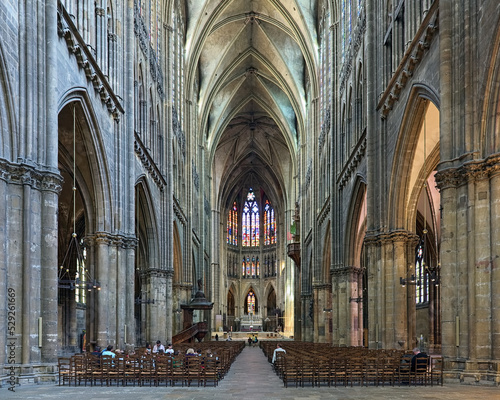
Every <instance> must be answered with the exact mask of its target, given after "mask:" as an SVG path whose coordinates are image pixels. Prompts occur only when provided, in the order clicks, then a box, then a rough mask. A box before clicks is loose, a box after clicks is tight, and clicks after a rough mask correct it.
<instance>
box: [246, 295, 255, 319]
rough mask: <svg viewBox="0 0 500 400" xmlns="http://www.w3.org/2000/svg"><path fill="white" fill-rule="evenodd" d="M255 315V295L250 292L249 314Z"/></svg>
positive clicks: (248, 300) (248, 301)
mask: <svg viewBox="0 0 500 400" xmlns="http://www.w3.org/2000/svg"><path fill="white" fill-rule="evenodd" d="M250 313H252V314H255V294H254V293H253V292H252V291H251V290H250V292H248V295H247V314H250Z"/></svg>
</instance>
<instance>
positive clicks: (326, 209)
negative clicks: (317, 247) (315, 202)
mask: <svg viewBox="0 0 500 400" xmlns="http://www.w3.org/2000/svg"><path fill="white" fill-rule="evenodd" d="M329 216H330V196H328V198H327V199H326V201H325V204H324V205H323V208H322V210H321V212H320V214H319V216H318V224H319V226H321V225H323V222H325V219H327V218H328V217H329Z"/></svg>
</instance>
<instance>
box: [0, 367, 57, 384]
mask: <svg viewBox="0 0 500 400" xmlns="http://www.w3.org/2000/svg"><path fill="white" fill-rule="evenodd" d="M57 379H58V371H57V364H53V363H47V364H42V363H40V364H32V365H31V364H30V365H19V364H17V365H12V366H11V365H2V366H0V388H7V387H12V383H13V382H15V385H16V387H17V386H20V385H41V384H54V383H56V382H57Z"/></svg>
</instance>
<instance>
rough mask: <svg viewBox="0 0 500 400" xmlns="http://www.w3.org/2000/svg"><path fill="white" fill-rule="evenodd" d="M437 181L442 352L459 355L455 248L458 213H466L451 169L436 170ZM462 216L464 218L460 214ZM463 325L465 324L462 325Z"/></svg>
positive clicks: (457, 279)
mask: <svg viewBox="0 0 500 400" xmlns="http://www.w3.org/2000/svg"><path fill="white" fill-rule="evenodd" d="M436 183H437V184H438V187H439V189H440V194H441V206H442V207H443V210H442V221H441V265H442V268H441V289H440V290H441V300H442V302H441V327H442V331H441V338H442V346H441V350H442V354H443V356H445V357H456V356H457V355H458V350H459V347H458V346H457V345H458V344H459V343H456V340H455V339H456V337H455V334H456V330H455V327H456V322H457V317H460V315H459V308H460V307H462V306H463V303H462V302H461V301H460V300H459V299H460V297H461V296H460V295H459V294H458V292H459V286H458V281H459V277H458V275H459V272H458V260H457V252H456V241H457V239H458V235H457V232H458V222H459V218H458V217H457V216H458V215H460V214H462V213H465V211H466V207H465V204H460V203H459V204H457V203H456V201H455V199H458V198H459V195H458V191H457V189H456V182H455V177H454V173H453V171H452V170H443V171H439V172H438V173H437V174H436ZM460 219H462V218H460ZM462 328H463V326H462Z"/></svg>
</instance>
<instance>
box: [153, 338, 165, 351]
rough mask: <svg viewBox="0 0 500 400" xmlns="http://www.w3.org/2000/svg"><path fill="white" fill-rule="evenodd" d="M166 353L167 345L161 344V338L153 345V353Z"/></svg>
mask: <svg viewBox="0 0 500 400" xmlns="http://www.w3.org/2000/svg"><path fill="white" fill-rule="evenodd" d="M160 352H161V353H165V346H163V345H162V344H161V342H160V341H159V340H157V341H156V344H155V345H154V346H153V353H160Z"/></svg>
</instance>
